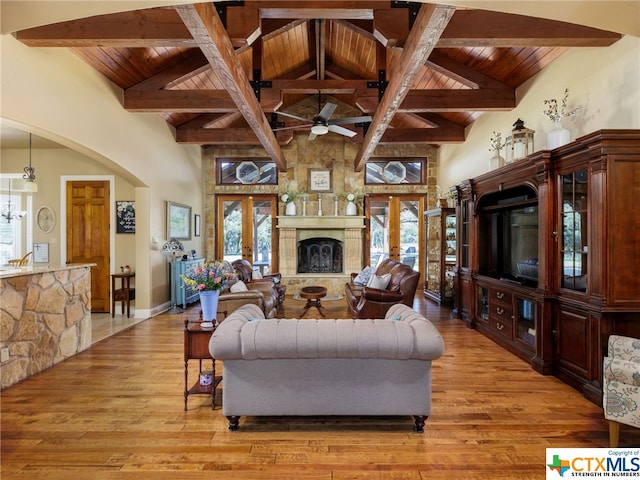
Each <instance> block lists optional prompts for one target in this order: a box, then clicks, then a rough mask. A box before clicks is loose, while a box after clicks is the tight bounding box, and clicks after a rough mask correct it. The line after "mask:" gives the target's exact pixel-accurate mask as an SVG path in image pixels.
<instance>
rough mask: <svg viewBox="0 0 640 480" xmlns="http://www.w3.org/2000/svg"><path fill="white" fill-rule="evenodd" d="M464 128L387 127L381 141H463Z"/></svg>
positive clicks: (416, 142)
mask: <svg viewBox="0 0 640 480" xmlns="http://www.w3.org/2000/svg"><path fill="white" fill-rule="evenodd" d="M464 138H465V137H464V128H462V127H446V128H444V127H439V128H387V129H386V130H385V132H384V134H383V135H382V138H381V139H380V142H379V143H382V144H384V143H408V144H418V143H438V144H441V143H462V142H464Z"/></svg>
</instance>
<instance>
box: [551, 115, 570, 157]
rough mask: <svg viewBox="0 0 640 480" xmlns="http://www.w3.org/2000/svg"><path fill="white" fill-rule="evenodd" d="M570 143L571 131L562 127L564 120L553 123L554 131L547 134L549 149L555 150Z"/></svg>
mask: <svg viewBox="0 0 640 480" xmlns="http://www.w3.org/2000/svg"><path fill="white" fill-rule="evenodd" d="M570 141H571V134H570V133H569V130H567V129H566V128H563V127H562V120H556V121H555V122H553V130H551V131H550V132H549V133H548V134H547V149H548V150H553V149H554V148H558V147H561V146H562V145H566V144H567V143H569V142H570Z"/></svg>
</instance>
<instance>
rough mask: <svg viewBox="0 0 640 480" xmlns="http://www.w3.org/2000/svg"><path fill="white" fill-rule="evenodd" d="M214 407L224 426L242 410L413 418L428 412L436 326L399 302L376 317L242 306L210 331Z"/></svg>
mask: <svg viewBox="0 0 640 480" xmlns="http://www.w3.org/2000/svg"><path fill="white" fill-rule="evenodd" d="M209 351H210V352H211V355H212V356H213V357H214V358H215V359H217V360H222V365H223V390H222V411H223V413H224V415H225V416H226V417H227V418H228V419H229V429H230V430H237V429H238V428H239V426H238V424H239V419H240V416H242V415H269V416H276V415H413V416H414V419H415V427H414V430H415V431H416V432H423V431H424V422H425V420H426V418H427V417H428V415H429V414H430V412H431V361H432V360H435V359H437V358H439V357H440V356H441V355H442V353H443V351H444V342H443V341H442V337H441V336H440V333H439V332H438V330H437V329H436V328H435V327H434V326H433V324H432V323H431V322H430V321H429V320H427V319H426V318H425V317H424V316H422V315H420V314H419V313H417V312H415V311H413V310H412V309H411V308H409V307H407V306H406V305H403V304H397V305H394V306H392V307H391V308H390V309H389V310H388V312H387V314H386V318H384V319H361V320H354V319H337V320H335V319H334V320H330V319H322V320H314V319H265V318H264V315H263V313H262V311H261V310H260V309H259V308H258V307H257V306H255V305H244V306H242V307H240V308H239V309H237V310H236V311H235V312H233V313H232V314H231V315H229V316H228V317H227V318H226V319H225V320H224V321H223V322H222V323H221V325H220V326H219V327H218V328H217V329H216V331H215V333H214V334H213V336H212V337H211V341H210V343H209Z"/></svg>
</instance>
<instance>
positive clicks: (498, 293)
mask: <svg viewBox="0 0 640 480" xmlns="http://www.w3.org/2000/svg"><path fill="white" fill-rule="evenodd" d="M496 297H498V298H504V293H503V292H496Z"/></svg>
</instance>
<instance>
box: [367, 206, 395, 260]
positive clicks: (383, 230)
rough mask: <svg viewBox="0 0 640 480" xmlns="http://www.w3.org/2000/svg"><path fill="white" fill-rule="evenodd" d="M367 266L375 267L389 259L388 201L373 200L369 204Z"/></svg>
mask: <svg viewBox="0 0 640 480" xmlns="http://www.w3.org/2000/svg"><path fill="white" fill-rule="evenodd" d="M368 206H369V220H370V221H369V265H371V266H372V267H374V268H375V267H377V266H378V265H379V264H380V262H382V261H383V260H384V259H385V258H389V210H390V202H389V200H388V199H387V200H382V199H374V200H372V201H371V202H370V203H369V205H368Z"/></svg>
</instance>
